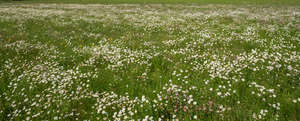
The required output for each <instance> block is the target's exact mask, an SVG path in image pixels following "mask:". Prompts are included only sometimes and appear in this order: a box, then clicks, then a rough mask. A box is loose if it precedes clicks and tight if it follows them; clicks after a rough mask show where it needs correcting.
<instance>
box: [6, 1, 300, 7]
mask: <svg viewBox="0 0 300 121" xmlns="http://www.w3.org/2000/svg"><path fill="white" fill-rule="evenodd" d="M2 1H3V2H13V3H76V4H78V3H80V4H95V3H98V4H124V3H125V4H126V3H127V4H237V5H249V4H254V5H279V6H282V5H300V1H299V0H15V1H14V0H2ZM0 2H1V1H0Z"/></svg>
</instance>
